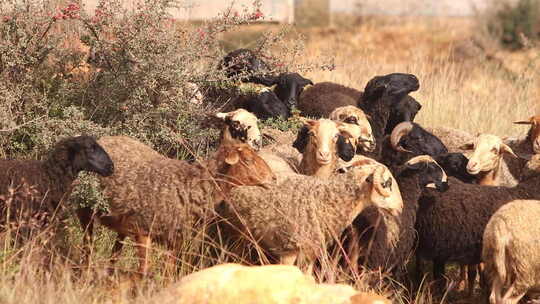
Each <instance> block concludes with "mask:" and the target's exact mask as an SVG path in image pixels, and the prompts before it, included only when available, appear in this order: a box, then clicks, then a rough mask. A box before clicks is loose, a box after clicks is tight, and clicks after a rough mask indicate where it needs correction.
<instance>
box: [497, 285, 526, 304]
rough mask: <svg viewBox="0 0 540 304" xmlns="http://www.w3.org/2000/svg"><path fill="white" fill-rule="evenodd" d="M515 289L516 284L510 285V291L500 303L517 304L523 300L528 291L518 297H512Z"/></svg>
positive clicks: (507, 291)
mask: <svg viewBox="0 0 540 304" xmlns="http://www.w3.org/2000/svg"><path fill="white" fill-rule="evenodd" d="M515 289H516V288H515V286H514V283H512V285H510V287H509V288H508V290H506V292H505V293H504V296H503V297H502V299H501V302H500V303H502V304H517V303H518V302H519V300H521V298H523V296H524V295H525V294H526V293H527V291H526V290H525V291H523V292H520V293H519V294H517V295H514V296H512V293H514V291H515ZM497 304H498V303H497Z"/></svg>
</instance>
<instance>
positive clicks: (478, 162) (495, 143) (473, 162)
mask: <svg viewBox="0 0 540 304" xmlns="http://www.w3.org/2000/svg"><path fill="white" fill-rule="evenodd" d="M461 148H462V149H464V150H472V149H474V152H473V153H472V155H471V156H470V157H469V162H468V164H467V172H469V173H470V174H473V175H477V174H479V173H480V172H490V171H496V170H498V169H499V164H500V161H501V159H502V157H503V154H504V153H507V154H510V155H512V156H514V157H517V156H516V155H515V154H514V152H513V151H512V149H511V148H510V147H509V146H507V145H506V144H504V143H503V141H502V139H501V138H500V137H498V136H495V135H491V134H480V135H478V136H477V138H476V139H475V140H474V142H473V143H468V144H465V145H463V146H462V147H461Z"/></svg>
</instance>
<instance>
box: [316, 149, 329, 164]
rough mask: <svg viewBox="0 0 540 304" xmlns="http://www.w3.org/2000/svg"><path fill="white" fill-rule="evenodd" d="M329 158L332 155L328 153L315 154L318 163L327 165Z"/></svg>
mask: <svg viewBox="0 0 540 304" xmlns="http://www.w3.org/2000/svg"><path fill="white" fill-rule="evenodd" d="M331 156H332V153H331V152H329V151H319V152H318V153H317V160H318V161H319V162H320V163H329V162H330V159H331Z"/></svg>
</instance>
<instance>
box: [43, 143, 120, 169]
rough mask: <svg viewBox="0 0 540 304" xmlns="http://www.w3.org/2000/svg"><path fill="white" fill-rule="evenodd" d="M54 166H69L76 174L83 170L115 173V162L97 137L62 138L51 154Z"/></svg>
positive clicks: (50, 159) (50, 158)
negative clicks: (98, 141)
mask: <svg viewBox="0 0 540 304" xmlns="http://www.w3.org/2000/svg"><path fill="white" fill-rule="evenodd" d="M49 162H50V163H51V165H53V166H58V165H60V166H62V165H63V166H67V167H66V168H65V169H67V170H69V171H70V172H69V173H70V174H72V175H73V176H76V175H77V174H78V173H79V172H81V171H89V172H95V173H97V174H99V175H101V176H110V175H112V174H113V173H114V163H113V161H112V160H111V158H110V156H109V154H107V152H105V150H104V149H103V147H101V146H100V145H99V144H98V143H97V141H96V139H95V138H93V137H91V136H76V137H69V138H66V139H63V140H60V141H59V142H58V143H56V145H55V148H54V149H53V150H52V152H51V154H50V156H49Z"/></svg>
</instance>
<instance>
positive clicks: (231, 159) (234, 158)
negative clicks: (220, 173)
mask: <svg viewBox="0 0 540 304" xmlns="http://www.w3.org/2000/svg"><path fill="white" fill-rule="evenodd" d="M239 154H240V153H239V152H238V151H233V152H231V153H228V154H227V156H226V157H225V162H226V163H227V164H229V165H231V166H232V165H235V164H236V163H238V162H239V161H240V155H239Z"/></svg>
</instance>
